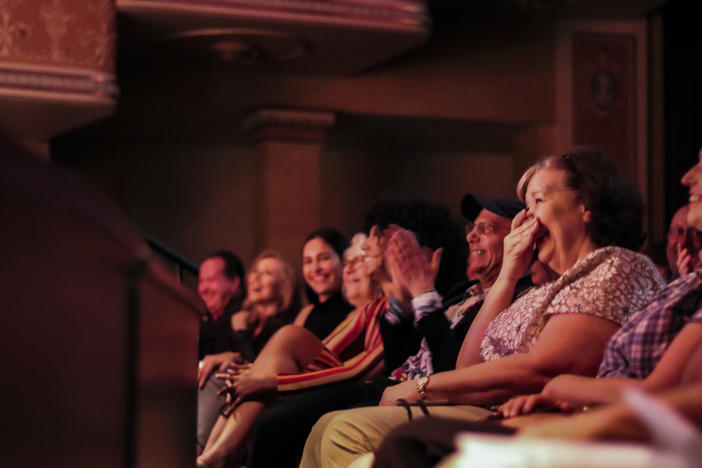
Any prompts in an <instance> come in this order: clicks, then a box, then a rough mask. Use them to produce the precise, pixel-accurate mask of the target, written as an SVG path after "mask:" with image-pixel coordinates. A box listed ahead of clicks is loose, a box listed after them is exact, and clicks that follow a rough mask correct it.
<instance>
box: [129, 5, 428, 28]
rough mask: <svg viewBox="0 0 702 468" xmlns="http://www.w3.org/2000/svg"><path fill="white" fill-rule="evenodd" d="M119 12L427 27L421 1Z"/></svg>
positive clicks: (139, 7) (140, 7)
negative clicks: (324, 19)
mask: <svg viewBox="0 0 702 468" xmlns="http://www.w3.org/2000/svg"><path fill="white" fill-rule="evenodd" d="M117 5H118V8H119V9H120V10H147V9H155V10H162V9H164V8H167V9H171V10H181V11H189V12H193V13H197V12H201V13H212V12H220V13H225V14H226V13H231V14H235V15H241V14H246V12H251V13H253V14H256V15H262V16H270V17H275V18H280V19H286V18H288V19H292V18H294V17H327V18H330V19H333V20H335V21H338V22H339V23H354V22H372V23H383V24H388V25H390V24H393V25H395V26H398V27H403V26H404V27H412V28H416V27H417V26H421V27H425V26H427V25H428V24H429V23H430V17H429V14H428V11H427V7H426V2H425V1H423V0H376V1H372V0H366V1H362V0H334V1H329V0H326V1H324V0H117Z"/></svg>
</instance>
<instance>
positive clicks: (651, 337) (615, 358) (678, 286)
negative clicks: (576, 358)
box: [597, 269, 702, 379]
mask: <svg viewBox="0 0 702 468" xmlns="http://www.w3.org/2000/svg"><path fill="white" fill-rule="evenodd" d="M690 322H695V323H701V324H702V269H697V270H695V271H693V272H692V273H689V274H687V275H685V276H682V277H680V278H678V279H677V280H675V281H673V282H672V283H670V284H669V285H668V287H666V288H665V289H663V290H662V291H661V292H660V293H658V294H657V295H656V296H655V297H654V298H653V300H652V301H651V303H650V304H649V305H648V306H646V307H644V308H643V309H642V310H640V311H639V312H637V313H636V314H634V315H633V316H632V317H631V318H630V319H629V320H628V321H627V322H626V323H625V324H624V325H623V326H622V328H620V329H619V331H617V332H616V333H615V334H614V335H612V338H611V339H610V340H609V342H608V343H607V348H606V349H605V354H604V359H603V360H602V364H601V365H600V370H599V372H598V373H597V375H598V377H630V378H635V379H645V378H646V377H647V376H648V375H649V374H650V373H651V372H653V369H654V367H656V364H658V361H660V359H661V357H663V354H664V353H665V351H666V349H668V346H669V345H670V343H671V342H672V341H673V339H674V338H675V336H676V335H677V334H678V332H679V331H680V330H682V328H683V327H684V326H685V325H686V324H688V323H690Z"/></svg>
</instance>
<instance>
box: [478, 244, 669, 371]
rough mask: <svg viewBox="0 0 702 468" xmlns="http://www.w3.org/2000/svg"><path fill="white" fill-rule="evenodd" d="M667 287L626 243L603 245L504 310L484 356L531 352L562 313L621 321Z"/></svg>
mask: <svg viewBox="0 0 702 468" xmlns="http://www.w3.org/2000/svg"><path fill="white" fill-rule="evenodd" d="M664 286H665V283H664V281H663V278H661V276H660V274H659V273H658V270H657V269H656V267H655V266H654V265H653V263H652V262H651V260H650V259H649V258H648V257H646V256H644V255H641V254H638V253H636V252H632V251H630V250H627V249H624V248H621V247H602V248H599V249H597V250H595V251H594V252H591V253H590V254H588V255H587V256H585V257H583V258H581V259H580V260H578V261H577V262H576V263H575V265H573V266H572V267H571V268H570V269H569V270H567V271H566V272H565V273H563V274H562V275H561V276H560V277H559V278H558V279H556V280H554V281H552V282H550V283H546V284H543V285H540V286H538V287H535V288H532V289H531V290H530V291H529V292H527V293H526V294H524V295H523V296H521V297H520V298H519V299H517V300H516V301H514V302H513V303H512V305H510V306H509V307H507V308H506V309H505V310H503V311H502V312H500V313H499V314H498V315H497V317H495V319H494V320H493V321H492V322H491V323H490V325H489V326H488V328H487V330H486V331H485V336H484V337H483V341H482V343H481V345H480V355H481V357H482V359H483V360H484V361H490V360H493V359H498V358H501V357H504V356H507V355H510V354H514V353H526V352H528V351H529V350H530V349H531V347H532V346H533V345H534V343H535V342H536V340H537V339H538V338H539V335H540V334H541V331H542V330H543V329H544V326H545V325H546V322H547V321H548V319H549V318H550V316H552V315H556V314H589V315H594V316H596V317H602V318H605V319H607V320H611V321H612V322H615V323H617V324H619V325H621V324H623V323H624V322H625V321H626V320H627V319H628V318H629V316H630V315H631V314H633V313H634V312H636V311H638V310H639V309H641V308H643V307H645V306H646V305H647V304H648V303H649V302H650V301H651V299H652V298H653V296H654V295H655V293H656V292H658V291H659V290H660V289H662V288H663V287H664Z"/></svg>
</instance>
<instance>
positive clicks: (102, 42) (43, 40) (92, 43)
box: [0, 0, 116, 72]
mask: <svg viewBox="0 0 702 468" xmlns="http://www.w3.org/2000/svg"><path fill="white" fill-rule="evenodd" d="M115 13H116V9H115V5H114V1H113V0H90V1H86V0H0V61H2V62H15V63H28V64H45V65H57V66H66V67H80V68H90V69H94V70H100V71H103V72H114V68H115V54H114V50H115V44H116V29H115Z"/></svg>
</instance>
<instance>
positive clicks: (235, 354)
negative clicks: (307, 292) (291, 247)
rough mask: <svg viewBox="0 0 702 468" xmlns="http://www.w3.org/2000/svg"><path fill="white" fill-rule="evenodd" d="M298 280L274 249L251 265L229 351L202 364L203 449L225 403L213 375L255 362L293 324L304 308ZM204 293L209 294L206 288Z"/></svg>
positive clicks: (232, 322) (231, 328)
mask: <svg viewBox="0 0 702 468" xmlns="http://www.w3.org/2000/svg"><path fill="white" fill-rule="evenodd" d="M296 278H297V276H296V274H295V269H294V268H293V266H292V265H291V264H290V262H288V261H287V260H286V259H285V258H283V257H282V256H281V255H280V254H278V253H276V252H273V251H270V250H269V251H266V252H263V253H261V254H260V255H259V256H258V257H256V259H255V260H254V262H253V264H252V265H251V268H250V269H249V272H248V274H247V275H246V283H247V289H248V297H247V298H246V301H245V302H244V304H243V305H242V307H241V310H239V311H238V312H236V313H234V314H233V315H232V316H231V320H230V321H229V322H228V323H227V329H228V330H229V331H230V341H229V348H227V349H228V351H224V352H220V353H218V354H212V355H207V356H205V358H204V359H203V360H202V361H200V368H199V372H198V383H199V388H200V391H199V392H198V423H197V424H198V427H197V437H198V444H199V446H200V447H204V445H205V442H206V441H207V437H208V434H209V433H210V430H211V428H212V426H213V424H214V422H215V420H216V419H217V416H218V413H219V409H220V407H221V406H222V405H223V404H224V399H223V398H221V397H219V396H218V393H219V392H220V390H221V388H222V387H223V383H222V382H221V381H220V380H218V379H211V378H210V375H211V374H212V372H214V371H216V370H219V371H222V370H224V369H226V368H227V367H228V366H230V365H232V364H233V363H236V362H247V361H250V360H252V359H254V357H255V356H256V355H257V354H258V353H259V352H260V350H261V349H262V348H263V346H264V344H265V343H266V342H267V341H268V339H269V338H270V337H271V335H272V334H273V333H274V332H275V331H277V330H278V329H279V328H280V327H282V326H283V325H286V324H289V323H292V321H293V318H294V317H295V313H296V312H297V311H298V310H299V308H300V303H299V288H298V285H297V279H296ZM204 290H205V292H207V289H206V288H205V289H204Z"/></svg>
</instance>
